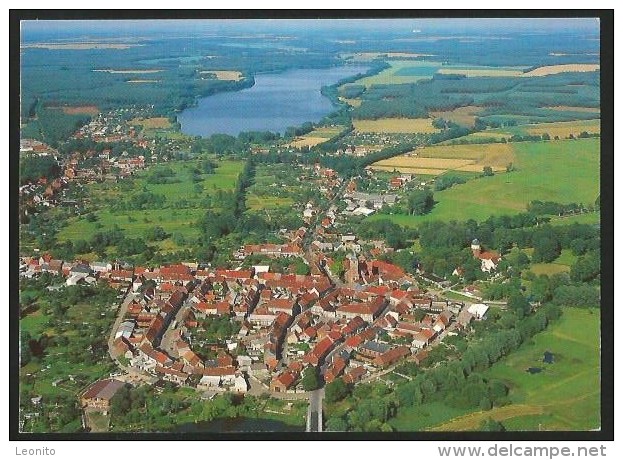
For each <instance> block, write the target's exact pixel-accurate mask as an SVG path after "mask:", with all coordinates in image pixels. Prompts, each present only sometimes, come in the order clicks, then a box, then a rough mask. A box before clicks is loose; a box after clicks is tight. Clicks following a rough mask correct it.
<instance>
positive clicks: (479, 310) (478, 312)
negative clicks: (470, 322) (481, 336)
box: [467, 303, 489, 319]
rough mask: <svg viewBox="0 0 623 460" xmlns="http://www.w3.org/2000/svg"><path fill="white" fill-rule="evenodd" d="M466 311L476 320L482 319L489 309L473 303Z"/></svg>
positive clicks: (481, 304) (482, 304)
mask: <svg viewBox="0 0 623 460" xmlns="http://www.w3.org/2000/svg"><path fill="white" fill-rule="evenodd" d="M467 311H468V312H470V313H471V314H472V315H474V316H475V317H476V319H484V318H485V316H486V314H487V311H489V307H488V306H487V305H485V304H484V303H473V304H471V306H470V307H469V308H468V309H467Z"/></svg>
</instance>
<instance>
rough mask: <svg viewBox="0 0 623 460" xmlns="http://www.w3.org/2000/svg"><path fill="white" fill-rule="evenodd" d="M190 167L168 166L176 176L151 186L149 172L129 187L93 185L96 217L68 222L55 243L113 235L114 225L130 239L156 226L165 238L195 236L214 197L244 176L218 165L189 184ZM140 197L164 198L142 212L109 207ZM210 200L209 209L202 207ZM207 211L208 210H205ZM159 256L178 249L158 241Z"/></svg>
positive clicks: (229, 165) (230, 163) (232, 165)
mask: <svg viewBox="0 0 623 460" xmlns="http://www.w3.org/2000/svg"><path fill="white" fill-rule="evenodd" d="M191 166H192V163H190V162H170V163H167V164H166V165H164V166H154V167H152V169H153V168H161V167H169V168H171V170H172V171H173V173H174V176H173V178H172V180H171V182H170V183H149V182H148V180H147V178H148V175H149V174H150V171H151V170H147V171H143V172H142V173H139V174H138V175H137V177H136V179H134V180H133V181H132V182H125V184H128V185H125V184H124V185H123V186H121V185H120V184H110V183H104V184H92V185H90V186H89V192H90V195H91V196H92V203H93V207H94V208H95V211H94V212H93V214H94V215H95V216H96V220H94V221H90V220H89V219H87V218H85V217H83V216H79V217H73V218H71V219H69V221H68V222H67V226H65V227H64V228H62V229H61V231H60V232H59V234H58V239H59V241H67V240H76V239H89V238H91V237H92V236H93V235H94V234H95V233H96V232H102V231H106V230H110V229H112V228H113V227H114V226H115V225H118V226H119V227H120V228H121V229H123V230H124V231H125V232H126V235H127V236H128V237H132V238H137V237H144V235H145V232H146V231H147V230H148V229H151V228H153V227H154V226H160V227H162V228H163V229H164V230H165V231H166V232H167V233H170V234H178V235H181V236H182V237H184V238H194V237H197V236H199V229H198V228H196V226H195V222H197V220H198V219H199V218H201V217H202V216H203V215H204V213H205V211H206V209H207V208H209V207H213V206H217V205H218V203H217V200H214V199H213V198H214V196H215V195H217V194H218V192H219V191H227V190H233V188H234V185H235V183H236V180H237V178H238V175H239V174H240V172H241V171H242V168H243V166H244V163H243V162H242V161H234V160H221V161H219V162H218V163H217V168H216V170H215V172H214V173H213V174H202V175H201V180H200V181H198V182H195V181H194V180H193V172H192V171H191V169H192V168H191ZM142 193H152V194H154V195H157V196H164V197H165V201H164V204H162V205H159V206H149V205H146V206H145V207H144V209H136V210H134V209H127V210H121V209H117V208H114V207H111V206H110V205H109V204H110V203H114V202H119V201H120V200H127V201H128V202H130V201H131V200H132V197H138V196H139V195H140V194H142ZM206 199H208V200H209V203H207V202H206ZM208 204H209V205H210V206H207V205H208ZM158 244H159V247H160V249H162V250H172V249H174V248H175V247H176V245H175V244H174V243H173V242H172V241H171V240H170V239H166V240H164V241H160V242H159V243H158Z"/></svg>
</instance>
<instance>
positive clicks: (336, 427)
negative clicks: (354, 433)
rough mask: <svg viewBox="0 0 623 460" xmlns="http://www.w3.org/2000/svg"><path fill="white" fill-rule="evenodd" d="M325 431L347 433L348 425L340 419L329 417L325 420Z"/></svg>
mask: <svg viewBox="0 0 623 460" xmlns="http://www.w3.org/2000/svg"><path fill="white" fill-rule="evenodd" d="M327 431H348V423H347V422H346V420H344V419H343V418H342V417H338V416H333V417H330V418H329V419H328V420H327Z"/></svg>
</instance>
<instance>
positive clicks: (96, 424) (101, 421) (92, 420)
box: [85, 412, 110, 433]
mask: <svg viewBox="0 0 623 460" xmlns="http://www.w3.org/2000/svg"><path fill="white" fill-rule="evenodd" d="M85 415H86V418H87V424H88V426H89V427H90V428H91V432H92V433H106V432H107V431H108V425H109V423H110V414H108V415H104V414H102V413H101V412H86V414H85Z"/></svg>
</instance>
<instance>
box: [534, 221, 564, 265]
mask: <svg viewBox="0 0 623 460" xmlns="http://www.w3.org/2000/svg"><path fill="white" fill-rule="evenodd" d="M550 230H551V229H550ZM532 246H534V252H533V253H532V261H533V262H552V261H554V260H556V259H557V258H558V257H559V256H560V250H561V248H560V243H559V242H558V239H557V238H556V236H555V235H554V233H553V232H551V231H547V232H539V234H537V235H535V236H534V237H533V239H532Z"/></svg>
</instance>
